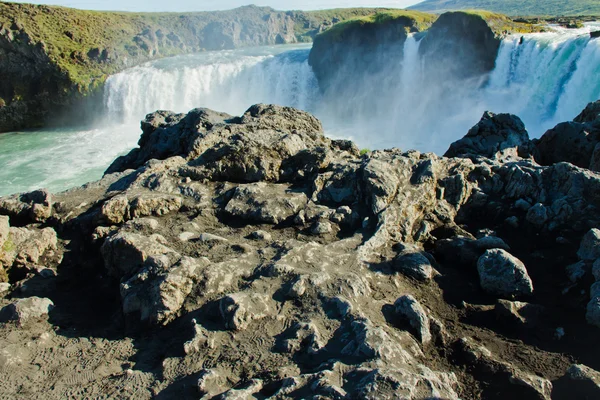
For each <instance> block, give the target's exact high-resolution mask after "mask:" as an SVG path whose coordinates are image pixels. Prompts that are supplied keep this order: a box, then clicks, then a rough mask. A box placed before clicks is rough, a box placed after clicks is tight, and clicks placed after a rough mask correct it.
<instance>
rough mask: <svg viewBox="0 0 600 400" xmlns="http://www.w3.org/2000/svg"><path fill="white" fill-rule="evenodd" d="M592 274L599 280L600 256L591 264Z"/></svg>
mask: <svg viewBox="0 0 600 400" xmlns="http://www.w3.org/2000/svg"><path fill="white" fill-rule="evenodd" d="M592 275H594V279H595V280H596V282H597V281H600V258H599V259H597V260H596V261H595V262H594V264H593V265H592Z"/></svg>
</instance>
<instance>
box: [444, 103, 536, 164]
mask: <svg viewBox="0 0 600 400" xmlns="http://www.w3.org/2000/svg"><path fill="white" fill-rule="evenodd" d="M533 152H534V146H533V144H532V143H531V141H530V140H529V134H528V133H527V130H526V129H525V124H523V121H521V119H520V118H519V117H517V116H516V115H511V114H494V113H492V112H489V111H486V112H485V113H484V114H483V117H481V120H480V121H479V123H477V125H475V126H474V127H472V128H471V129H470V130H469V132H468V133H467V135H466V136H465V137H463V138H462V139H460V140H458V141H456V142H454V143H452V144H451V145H450V148H449V149H448V151H446V153H445V154H444V157H486V158H491V159H517V158H519V157H522V158H527V157H530V156H532V155H533Z"/></svg>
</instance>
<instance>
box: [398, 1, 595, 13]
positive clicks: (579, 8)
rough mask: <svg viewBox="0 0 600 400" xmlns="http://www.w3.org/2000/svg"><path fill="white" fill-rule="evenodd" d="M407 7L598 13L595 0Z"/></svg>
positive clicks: (426, 3) (434, 3)
mask: <svg viewBox="0 0 600 400" xmlns="http://www.w3.org/2000/svg"><path fill="white" fill-rule="evenodd" d="M409 9H413V10H420V11H426V12H435V13H442V12H446V11H457V10H469V9H479V10H490V11H493V12H497V13H502V14H506V15H511V16H580V15H600V2H599V1H597V0H568V1H565V0H527V1H523V0H426V1H424V2H422V3H419V4H416V5H414V6H411V7H409Z"/></svg>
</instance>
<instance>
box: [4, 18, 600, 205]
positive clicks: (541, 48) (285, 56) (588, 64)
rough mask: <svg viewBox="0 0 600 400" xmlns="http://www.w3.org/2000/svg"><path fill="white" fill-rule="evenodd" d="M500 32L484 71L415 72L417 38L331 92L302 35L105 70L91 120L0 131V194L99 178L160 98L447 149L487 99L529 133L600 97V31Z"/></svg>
mask: <svg viewBox="0 0 600 400" xmlns="http://www.w3.org/2000/svg"><path fill="white" fill-rule="evenodd" d="M591 28H593V29H594V30H600V24H590V25H588V26H587V27H586V28H584V29H579V30H565V29H556V30H555V31H553V32H548V33H540V34H529V35H524V36H523V39H521V36H514V37H508V38H507V39H505V40H504V41H503V43H502V45H501V48H500V51H499V54H498V57H497V60H496V68H495V70H494V71H492V73H490V75H489V76H488V77H483V78H482V79H474V80H472V81H468V82H460V83H457V82H448V81H443V82H436V81H434V80H432V79H431V78H430V77H428V76H425V74H424V73H423V70H424V69H423V65H422V60H421V59H420V57H419V42H418V41H417V40H416V38H415V37H414V36H409V37H408V39H407V40H406V42H405V43H404V47H403V48H402V47H400V48H391V49H388V50H387V52H385V54H380V55H378V57H377V59H376V61H374V62H377V63H379V64H380V65H379V68H375V69H374V71H376V72H371V73H368V74H360V75H357V73H356V68H353V66H347V68H346V69H340V70H339V71H338V79H339V82H340V83H341V84H340V85H338V88H339V91H338V92H337V93H333V94H331V93H330V94H329V95H326V96H322V95H321V93H320V91H319V89H318V85H317V81H316V79H315V76H314V74H313V72H312V70H311V68H310V67H309V65H308V61H307V60H308V54H309V50H310V47H309V46H306V45H304V46H273V47H264V48H257V49H241V50H234V51H223V52H207V53H201V54H196V55H189V56H180V57H174V58H170V59H163V60H159V61H155V62H152V63H148V64H146V65H142V66H139V67H135V68H132V69H130V70H127V71H123V72H122V73H119V74H116V75H114V76H111V77H110V78H109V79H108V81H107V85H106V97H105V108H106V116H105V118H104V122H103V124H102V125H101V126H100V127H98V128H97V129H86V130H73V129H70V130H65V129H63V130H44V131H38V132H28V133H26V134H19V133H11V134H5V135H0V165H2V166H3V168H0V195H5V194H8V193H14V192H20V191H26V190H30V189H34V188H38V187H40V186H45V187H48V188H49V189H50V190H53V191H56V190H61V189H66V188H68V187H71V186H76V185H79V184H82V183H85V182H87V181H90V180H94V179H98V178H99V177H100V176H101V174H102V171H104V169H105V168H106V167H107V165H108V164H109V163H110V161H111V160H113V159H114V158H115V157H116V156H117V155H119V154H122V153H124V152H126V151H128V149H131V148H133V147H135V145H136V142H137V140H138V138H139V135H140V131H139V121H140V120H141V119H143V117H144V116H145V115H146V114H147V113H150V112H153V111H155V110H157V109H168V110H172V111H176V112H187V111H189V110H190V109H192V108H195V107H208V108H212V109H215V110H218V111H225V112H228V113H230V114H233V115H240V114H241V113H243V112H244V110H246V109H247V108H248V107H249V106H250V105H252V104H255V103H259V102H262V103H275V104H281V105H287V106H293V107H297V108H301V109H304V110H307V111H309V112H312V113H314V114H315V115H316V116H317V117H319V118H320V119H321V120H322V121H323V123H324V126H325V130H326V133H327V134H329V135H330V136H334V137H345V138H351V139H353V140H355V141H356V142H357V144H358V145H359V146H361V147H368V148H371V149H376V148H385V147H393V146H396V147H401V148H403V149H408V148H417V149H418V150H422V151H435V152H436V153H438V154H441V153H443V152H444V151H445V150H446V149H447V148H448V146H449V144H450V143H451V142H452V141H454V140H456V139H458V138H460V137H462V136H463V135H464V134H465V133H466V132H467V130H468V129H469V128H470V127H471V126H473V125H474V124H475V123H477V121H478V120H479V118H480V117H481V115H482V113H483V112H484V111H485V110H490V111H494V112H510V113H514V114H517V115H519V116H520V117H522V119H523V120H524V122H525V123H526V126H527V128H528V130H529V132H530V134H531V136H533V137H536V136H539V135H541V134H542V133H543V132H544V131H545V129H548V128H550V127H552V126H554V124H555V123H557V122H559V121H564V120H570V119H572V118H573V117H575V116H576V115H577V113H579V112H580V111H581V109H583V107H584V106H585V105H586V104H587V103H588V102H590V101H595V100H597V99H598V98H600V79H599V78H598V77H599V76H600V39H590V35H589V32H590V29H591Z"/></svg>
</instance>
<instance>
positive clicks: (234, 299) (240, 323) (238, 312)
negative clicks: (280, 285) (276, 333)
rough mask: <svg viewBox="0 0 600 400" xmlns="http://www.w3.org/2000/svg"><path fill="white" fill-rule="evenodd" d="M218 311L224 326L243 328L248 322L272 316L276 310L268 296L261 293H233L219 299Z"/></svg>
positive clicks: (238, 329) (235, 328)
mask: <svg viewBox="0 0 600 400" xmlns="http://www.w3.org/2000/svg"><path fill="white" fill-rule="evenodd" d="M219 311H220V313H221V316H222V317H223V321H224V323H225V327H227V329H231V330H236V331H240V330H245V329H246V328H248V326H249V325H250V323H252V322H253V321H257V320H260V319H263V318H267V317H272V316H274V315H275V314H276V312H277V310H276V307H275V304H274V303H273V300H272V299H271V298H270V296H268V295H265V294H261V293H235V294H231V295H229V296H226V297H224V298H222V299H221V300H220V301H219Z"/></svg>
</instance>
